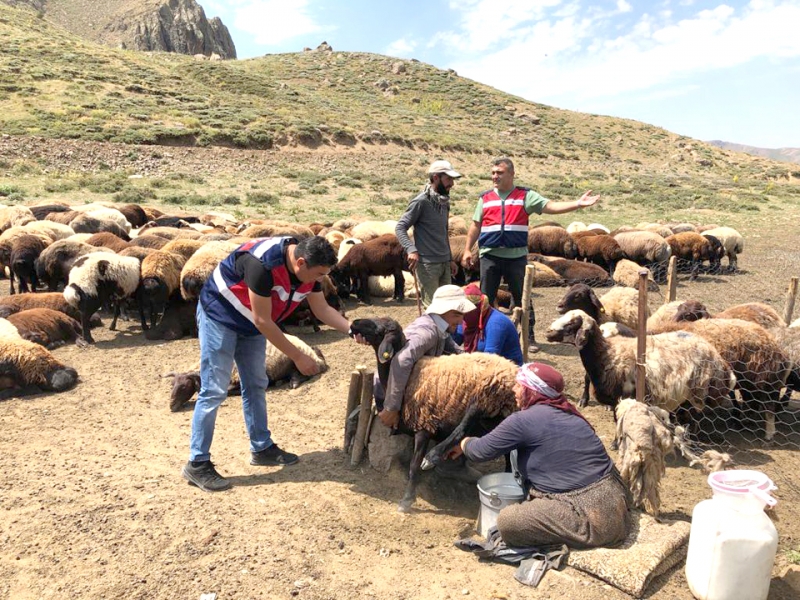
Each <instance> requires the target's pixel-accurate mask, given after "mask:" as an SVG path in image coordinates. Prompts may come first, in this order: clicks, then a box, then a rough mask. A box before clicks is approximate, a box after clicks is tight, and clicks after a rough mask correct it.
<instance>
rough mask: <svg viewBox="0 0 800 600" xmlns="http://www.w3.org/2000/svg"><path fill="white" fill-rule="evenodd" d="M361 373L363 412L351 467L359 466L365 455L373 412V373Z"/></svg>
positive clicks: (361, 412) (354, 444)
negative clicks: (368, 428) (368, 427)
mask: <svg viewBox="0 0 800 600" xmlns="http://www.w3.org/2000/svg"><path fill="white" fill-rule="evenodd" d="M360 373H361V410H360V411H359V413H358V426H357V427H356V435H355V437H354V438H353V452H352V454H351V455H350V466H351V467H355V466H358V463H360V462H361V457H362V456H363V455H364V446H365V445H366V440H367V426H368V425H369V422H370V413H371V412H372V392H373V389H372V388H373V385H374V382H373V381H372V371H367V370H362V371H360Z"/></svg>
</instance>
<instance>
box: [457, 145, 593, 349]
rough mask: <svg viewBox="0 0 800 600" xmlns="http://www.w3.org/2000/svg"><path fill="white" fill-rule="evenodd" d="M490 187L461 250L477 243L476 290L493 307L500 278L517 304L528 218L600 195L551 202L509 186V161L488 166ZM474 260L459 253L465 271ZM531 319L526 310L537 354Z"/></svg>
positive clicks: (589, 203) (564, 209) (567, 209)
mask: <svg viewBox="0 0 800 600" xmlns="http://www.w3.org/2000/svg"><path fill="white" fill-rule="evenodd" d="M492 183H493V184H494V188H493V189H491V190H488V191H486V192H483V193H482V194H481V195H480V198H479V199H478V205H477V206H476V207H475V213H474V214H473V216H472V224H471V225H470V227H469V231H468V232H467V242H466V248H468V249H469V248H472V247H473V246H474V245H475V242H476V241H477V242H478V247H479V256H480V261H481V292H483V293H484V294H485V295H486V297H487V298H488V299H489V304H490V305H494V299H495V296H496V295H497V288H498V287H500V280H501V278H502V279H505V281H506V283H507V284H508V290H509V291H510V292H511V295H512V297H513V298H514V305H515V306H522V284H523V281H524V280H525V266H526V265H527V264H528V259H527V257H528V216H529V215H530V214H531V213H536V214H540V215H541V214H547V215H560V214H563V213H568V212H572V211H573V210H578V209H579V208H585V207H587V206H592V205H594V204H596V203H597V201H598V200H599V199H600V196H599V195H598V196H593V195H592V190H589V191H588V192H586V193H585V194H583V196H581V197H580V198H579V199H578V200H575V201H572V202H554V201H552V200H548V199H547V198H545V197H543V196H541V195H539V194H538V193H536V192H534V191H533V190H531V189H528V188H524V187H517V186H515V185H514V163H513V162H511V159H510V158H498V159H497V160H495V161H494V163H493V166H492ZM476 258H477V257H475V256H473V255H472V254H471V253H470V252H469V251H467V252H464V257H463V258H462V259H461V263H462V265H463V266H464V268H470V267H471V266H472V264H473V262H474V261H475V259H476ZM535 321H536V317H535V315H534V313H533V310H532V309H531V319H530V323H531V328H530V332H529V333H530V338H531V346H530V351H531V352H537V351H538V350H539V348H538V347H537V346H536V345H535V339H534V336H533V324H534V322H535Z"/></svg>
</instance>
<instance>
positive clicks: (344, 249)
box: [336, 237, 364, 262]
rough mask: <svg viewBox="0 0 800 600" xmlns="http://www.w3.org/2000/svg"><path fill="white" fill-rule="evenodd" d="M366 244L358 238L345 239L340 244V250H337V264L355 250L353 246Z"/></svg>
mask: <svg viewBox="0 0 800 600" xmlns="http://www.w3.org/2000/svg"><path fill="white" fill-rule="evenodd" d="M363 243H364V242H363V241H362V240H360V239H358V238H357V237H349V238H343V239H342V240H340V242H339V248H338V249H337V250H336V262H339V261H340V260H342V259H343V258H344V257H345V256H347V253H348V252H350V250H351V249H352V248H353V246H355V245H357V244H363Z"/></svg>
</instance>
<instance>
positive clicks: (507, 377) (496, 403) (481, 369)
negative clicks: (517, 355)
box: [402, 352, 517, 435]
mask: <svg viewBox="0 0 800 600" xmlns="http://www.w3.org/2000/svg"><path fill="white" fill-rule="evenodd" d="M516 373H517V366H516V365H515V364H514V363H512V362H511V361H510V360H508V359H505V358H503V357H501V356H497V355H495V354H485V353H483V352H475V353H473V354H450V355H445V356H439V357H435V358H432V357H422V358H421V359H420V360H418V361H417V363H416V365H414V370H413V371H412V372H411V376H410V377H409V379H408V383H407V384H406V390H405V394H404V396H403V409H402V410H403V422H404V423H405V424H406V425H407V426H409V427H410V428H411V429H413V430H414V431H421V430H424V431H427V432H428V433H430V434H431V435H435V434H436V433H437V432H438V431H439V430H440V429H453V428H455V427H456V425H458V424H459V423H460V422H461V419H462V418H463V417H464V411H465V409H466V403H467V402H468V401H470V400H475V401H476V403H477V408H478V411H479V412H480V414H482V415H485V416H486V417H490V418H491V417H507V416H508V415H510V414H511V413H512V412H514V411H516V410H517V404H516V398H515V394H514V381H515V379H514V378H515V376H516Z"/></svg>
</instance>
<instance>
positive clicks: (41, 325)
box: [8, 308, 81, 349]
mask: <svg viewBox="0 0 800 600" xmlns="http://www.w3.org/2000/svg"><path fill="white" fill-rule="evenodd" d="M8 321H9V323H11V324H12V325H13V326H14V327H16V328H17V331H18V332H19V335H20V337H22V338H23V339H26V340H28V341H31V342H34V343H35V344H40V345H42V346H45V347H47V348H50V349H52V348H55V347H58V346H60V345H62V344H63V343H65V342H72V341H75V340H76V339H77V338H79V337H80V335H81V325H80V323H78V321H76V320H75V319H73V318H72V317H70V316H68V315H65V314H64V313H62V312H60V311H57V310H53V309H50V308H32V309H29V310H22V311H20V312H18V313H15V314H13V315H9V316H8Z"/></svg>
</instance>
